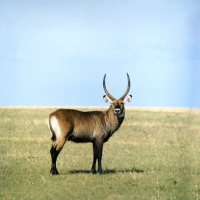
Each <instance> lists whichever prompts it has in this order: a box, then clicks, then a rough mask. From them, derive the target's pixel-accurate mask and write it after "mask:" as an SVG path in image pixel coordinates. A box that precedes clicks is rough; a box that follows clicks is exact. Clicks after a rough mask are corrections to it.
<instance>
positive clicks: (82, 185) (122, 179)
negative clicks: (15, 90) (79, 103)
mask: <svg viewBox="0 0 200 200" xmlns="http://www.w3.org/2000/svg"><path fill="white" fill-rule="evenodd" d="M53 110H55V109H52V108H49V109H47V108H35V109H28V108H27V109H22V108H18V109H14V108H12V109H11V108H9V109H8V108H7V109H6V108H0V199H5V200H7V199H88V200H91V199H120V200H121V199H126V200H127V199H199V198H200V111H190V110H174V111H169V110H145V109H129V110H127V111H126V118H125V121H124V123H123V124H122V126H121V128H120V129H119V130H118V131H117V132H116V133H115V134H114V135H113V136H112V137H111V138H110V140H109V141H108V142H107V143H105V144H104V151H103V160H102V164H103V169H104V174H103V175H99V174H96V175H93V174H91V173H90V168H91V164H92V145H91V144H90V143H87V144H75V143H72V142H71V143H70V142H67V143H66V144H65V147H64V149H63V150H62V152H61V154H60V155H59V157H58V163H57V168H58V171H59V172H60V175H58V176H52V175H51V174H50V173H49V170H50V164H51V161H50V154H49V149H50V146H51V141H50V134H49V131H48V128H47V125H46V118H47V116H48V114H49V113H50V112H51V111H53ZM82 110H83V109H82Z"/></svg>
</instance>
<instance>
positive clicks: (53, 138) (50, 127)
mask: <svg viewBox="0 0 200 200" xmlns="http://www.w3.org/2000/svg"><path fill="white" fill-rule="evenodd" d="M47 124H48V127H49V130H50V134H51V140H52V141H56V134H55V132H54V131H53V129H52V126H51V119H50V117H48V119H47Z"/></svg>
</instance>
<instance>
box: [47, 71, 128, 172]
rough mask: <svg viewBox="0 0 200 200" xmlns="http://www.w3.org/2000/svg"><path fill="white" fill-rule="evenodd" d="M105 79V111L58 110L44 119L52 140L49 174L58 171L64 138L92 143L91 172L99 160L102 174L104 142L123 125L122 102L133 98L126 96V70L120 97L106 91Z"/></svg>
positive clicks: (99, 170)
mask: <svg viewBox="0 0 200 200" xmlns="http://www.w3.org/2000/svg"><path fill="white" fill-rule="evenodd" d="M105 78H106V74H105V75H104V79H103V88H104V91H105V93H106V95H104V96H103V99H104V101H105V102H107V103H110V104H111V106H110V107H109V108H108V110H107V111H89V112H82V111H78V110H73V109H59V110H57V111H55V112H53V113H51V114H50V115H49V118H48V120H47V122H48V127H49V130H50V133H51V140H52V147H51V149H50V153H51V159H52V164H51V169H50V173H52V174H58V170H57V168H56V160H57V157H58V154H59V153H60V151H61V150H62V148H63V146H64V144H65V142H66V141H67V140H69V141H73V142H77V143H79V142H82V143H83V142H91V143H92V144H93V163H92V169H91V172H92V173H93V174H95V173H96V160H97V159H98V173H100V174H102V173H103V170H102V165H101V158H102V150H103V143H104V142H107V141H108V139H109V138H110V137H111V136H112V135H113V133H114V132H115V131H117V130H118V128H119V127H120V125H121V124H122V122H123V120H124V117H125V108H124V103H127V102H130V101H131V99H132V96H131V95H130V96H128V97H126V95H127V94H128V92H129V90H130V86H131V82H130V78H129V75H128V73H127V79H128V87H127V89H126V92H125V93H124V94H123V95H122V96H121V97H120V98H119V99H115V98H114V97H113V96H112V95H111V94H110V93H109V92H108V91H107V89H106V84H105ZM125 97H126V98H125Z"/></svg>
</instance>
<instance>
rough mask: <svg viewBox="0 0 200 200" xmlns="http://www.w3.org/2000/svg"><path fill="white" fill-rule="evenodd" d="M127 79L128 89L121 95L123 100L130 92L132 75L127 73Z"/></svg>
mask: <svg viewBox="0 0 200 200" xmlns="http://www.w3.org/2000/svg"><path fill="white" fill-rule="evenodd" d="M127 79H128V87H127V89H126V92H125V93H124V94H123V95H122V96H121V97H120V99H121V100H123V99H124V98H125V96H126V95H127V94H128V92H129V90H130V87H131V81H130V77H129V75H128V73H127Z"/></svg>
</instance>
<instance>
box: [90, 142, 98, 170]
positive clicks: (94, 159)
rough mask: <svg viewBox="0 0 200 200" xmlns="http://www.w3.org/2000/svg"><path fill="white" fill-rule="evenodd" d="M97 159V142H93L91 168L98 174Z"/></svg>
mask: <svg viewBox="0 0 200 200" xmlns="http://www.w3.org/2000/svg"><path fill="white" fill-rule="evenodd" d="M96 160H97V155H96V151H95V143H94V142H93V163H92V169H91V172H92V173H93V174H96Z"/></svg>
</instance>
